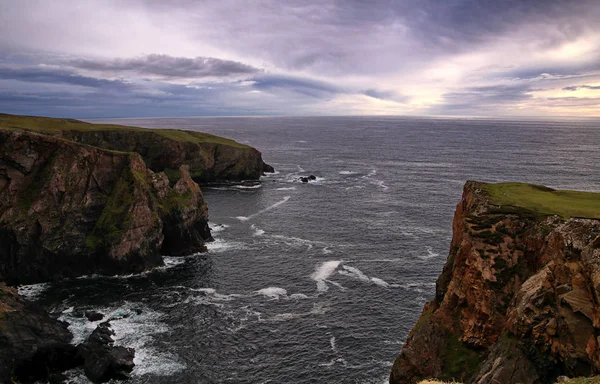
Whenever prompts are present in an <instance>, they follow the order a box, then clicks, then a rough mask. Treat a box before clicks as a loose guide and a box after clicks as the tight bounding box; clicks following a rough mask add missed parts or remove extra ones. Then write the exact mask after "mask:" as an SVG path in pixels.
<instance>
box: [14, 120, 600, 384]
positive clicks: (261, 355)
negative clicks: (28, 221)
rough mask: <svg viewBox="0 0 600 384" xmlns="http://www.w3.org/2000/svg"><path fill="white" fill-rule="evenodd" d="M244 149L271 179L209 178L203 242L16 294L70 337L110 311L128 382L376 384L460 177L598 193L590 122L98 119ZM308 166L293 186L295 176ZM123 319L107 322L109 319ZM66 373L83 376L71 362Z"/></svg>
mask: <svg viewBox="0 0 600 384" xmlns="http://www.w3.org/2000/svg"><path fill="white" fill-rule="evenodd" d="M95 122H110V123H116V124H126V125H136V126H143V127H162V128H179V129H192V130H199V131H203V132H208V133H213V134H216V135H220V136H225V137H229V138H233V139H235V140H237V141H239V142H241V143H246V144H249V145H252V146H254V147H256V148H258V149H259V150H260V151H261V152H262V154H263V159H264V160H265V162H267V163H269V164H271V165H273V166H274V167H275V169H276V171H277V172H276V173H275V174H273V175H268V176H265V177H263V178H262V179H261V183H260V184H259V185H250V186H240V185H238V186H236V185H209V186H204V187H203V193H204V196H205V198H206V200H207V201H208V205H209V214H210V226H211V228H212V230H213V236H214V238H215V242H213V243H211V244H210V245H209V251H208V252H207V253H203V254H198V255H191V256H189V257H185V258H175V257H166V258H165V261H166V266H165V267H163V268H159V269H156V270H153V271H150V272H147V273H143V274H138V275H131V276H120V277H100V276H86V277H83V278H78V279H72V280H67V281H62V282H60V283H55V284H39V285H34V286H26V287H23V288H21V292H22V293H23V294H26V295H27V296H28V297H30V298H31V299H32V300H36V301H37V302H39V303H41V304H43V305H44V306H46V308H48V309H49V310H50V311H52V312H53V313H56V314H59V315H60V318H61V319H62V320H65V321H68V322H69V323H70V324H71V325H70V329H71V330H72V332H73V333H74V335H75V342H78V341H81V340H83V339H84V338H85V337H87V335H89V334H90V333H91V332H92V331H93V329H94V328H95V326H96V325H97V323H91V322H89V321H87V319H85V317H82V316H81V314H82V313H83V312H84V311H87V310H97V311H101V312H103V313H105V314H107V315H109V316H111V317H117V318H120V319H118V320H114V321H112V324H113V328H114V330H115V333H116V335H115V338H116V342H117V344H120V345H125V346H130V347H134V348H135V349H136V357H135V360H134V361H135V363H136V367H135V369H134V371H133V377H132V380H131V383H377V384H383V383H385V382H387V378H388V375H389V369H390V367H391V365H392V362H393V360H394V358H395V357H396V355H397V354H398V353H399V352H400V350H401V348H402V345H403V342H404V341H405V340H406V337H407V335H408V332H409V331H410V329H411V327H412V326H413V324H414V323H415V321H416V320H417V318H418V317H419V315H420V313H421V310H422V308H423V305H424V304H425V303H426V302H427V301H428V300H431V299H432V298H433V295H434V292H435V281H436V278H437V276H438V275H439V273H440V272H441V270H442V267H443V265H444V262H445V259H446V256H447V254H448V251H449V247H450V240H451V236H452V216H453V212H454V208H455V206H456V204H457V203H458V202H459V201H460V198H461V193H462V187H463V185H464V183H465V181H467V180H480V181H490V182H494V181H524V182H531V183H538V184H544V185H547V186H550V187H554V188H562V189H577V190H585V191H600V172H598V165H599V164H600V145H599V144H600V122H599V121H598V120H577V121H567V120H562V121H558V120H555V121H539V120H524V121H516V120H512V121H505V120H498V119H441V118H402V117H314V118H313V117H240V118H161V119H157V118H152V119H111V120H101V121H95ZM308 175H315V176H316V178H317V179H316V181H314V182H310V183H308V184H304V183H301V182H299V181H298V178H299V177H300V176H308ZM121 317H123V318H121ZM68 376H69V382H72V383H86V382H87V379H85V376H84V375H83V373H82V372H81V371H77V370H75V371H71V372H69V375H68Z"/></svg>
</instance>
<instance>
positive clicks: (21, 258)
mask: <svg viewBox="0 0 600 384" xmlns="http://www.w3.org/2000/svg"><path fill="white" fill-rule="evenodd" d="M178 173H179V179H178V181H177V182H176V183H175V185H174V186H173V187H171V186H170V185H169V180H168V178H167V176H166V175H165V174H164V173H155V172H153V171H152V170H150V169H148V168H147V167H146V164H145V163H144V161H143V159H142V157H141V156H140V155H139V154H137V153H133V152H117V151H112V150H106V149H101V148H98V147H92V146H88V145H82V144H78V143H74V142H72V141H69V140H65V139H62V138H59V137H54V136H48V135H44V134H38V133H34V132H31V131H23V130H20V129H0V281H5V282H7V283H9V284H22V283H35V282H41V281H48V280H52V279H58V278H62V277H71V276H78V275H84V274H92V273H100V274H118V273H133V272H140V271H143V270H146V269H148V268H151V267H154V266H158V265H162V257H161V254H167V255H180V254H187V253H193V252H196V251H201V250H203V249H204V241H207V240H210V232H209V229H208V225H207V220H208V213H207V207H206V203H205V202H204V199H203V197H202V193H201V192H200V189H199V187H198V185H197V184H195V183H194V182H193V181H192V180H191V178H190V175H189V172H188V170H187V167H185V166H182V167H180V169H179V170H178ZM165 223H168V225H165Z"/></svg>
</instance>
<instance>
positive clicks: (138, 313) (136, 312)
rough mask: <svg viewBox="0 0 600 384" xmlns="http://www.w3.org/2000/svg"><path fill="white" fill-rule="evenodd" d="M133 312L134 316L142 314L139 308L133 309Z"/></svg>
mask: <svg viewBox="0 0 600 384" xmlns="http://www.w3.org/2000/svg"><path fill="white" fill-rule="evenodd" d="M133 312H135V314H136V315H141V314H142V310H141V309H139V308H136V309H134V310H133Z"/></svg>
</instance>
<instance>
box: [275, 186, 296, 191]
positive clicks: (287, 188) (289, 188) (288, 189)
mask: <svg viewBox="0 0 600 384" xmlns="http://www.w3.org/2000/svg"><path fill="white" fill-rule="evenodd" d="M295 189H296V187H282V188H277V189H275V190H276V191H294V190H295Z"/></svg>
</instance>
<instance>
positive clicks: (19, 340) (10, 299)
mask: <svg viewBox="0 0 600 384" xmlns="http://www.w3.org/2000/svg"><path fill="white" fill-rule="evenodd" d="M71 339H72V335H71V333H70V332H69V330H68V329H67V324H66V323H62V322H59V321H57V320H55V319H53V318H51V317H50V316H48V314H47V313H46V312H45V311H44V310H43V309H42V308H40V307H38V306H37V305H35V304H33V303H29V302H27V301H25V300H24V299H23V298H21V297H19V295H18V294H17V292H16V289H13V288H7V287H6V286H3V285H0V383H11V382H20V383H33V382H35V381H38V380H43V379H48V378H49V377H52V376H54V375H56V374H58V373H60V372H62V371H64V370H66V369H70V368H74V367H76V366H78V365H80V364H81V363H82V361H81V360H80V359H79V358H78V357H77V350H76V347H75V346H73V345H71V344H70V341H71Z"/></svg>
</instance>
